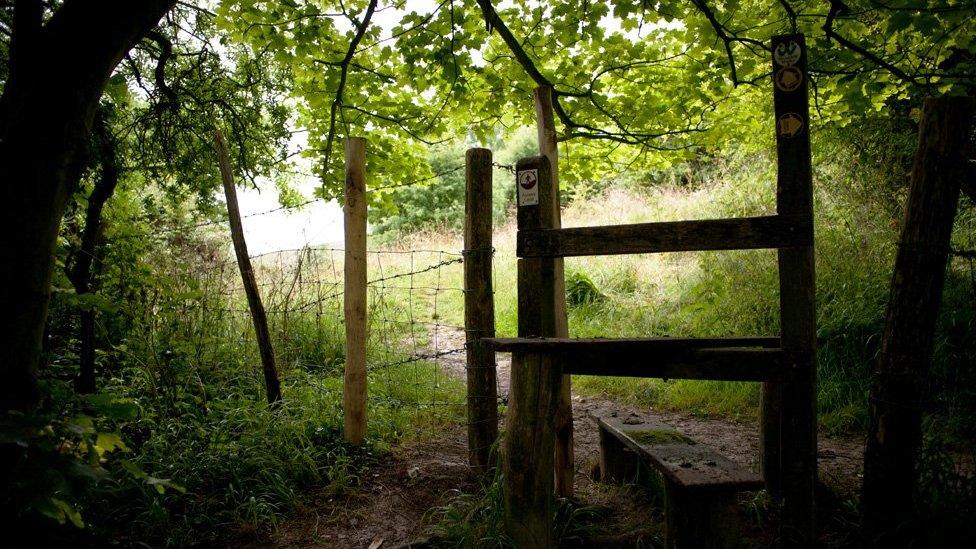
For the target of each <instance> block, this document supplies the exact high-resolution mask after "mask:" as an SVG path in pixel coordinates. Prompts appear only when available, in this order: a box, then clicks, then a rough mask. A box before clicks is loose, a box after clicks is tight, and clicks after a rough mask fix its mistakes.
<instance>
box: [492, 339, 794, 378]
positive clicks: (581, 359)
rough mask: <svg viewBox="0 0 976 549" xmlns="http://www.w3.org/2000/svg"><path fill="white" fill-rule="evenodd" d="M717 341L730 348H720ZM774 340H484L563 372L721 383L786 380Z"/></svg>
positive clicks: (784, 360) (785, 358)
mask: <svg viewBox="0 0 976 549" xmlns="http://www.w3.org/2000/svg"><path fill="white" fill-rule="evenodd" d="M723 342H725V343H731V344H733V345H734V346H733V347H723V346H722V344H723ZM776 342H778V340H777V339H776V338H716V339H703V340H694V339H691V340H689V339H669V338H650V339H622V340H616V339H597V340H593V339H562V338H541V339H539V338H537V339H533V338H525V339H509V338H500V339H492V340H488V341H487V343H488V344H490V345H492V346H494V347H495V349H496V350H499V351H510V352H513V353H533V354H546V355H548V356H553V357H558V358H559V360H560V364H562V367H563V371H564V372H565V373H567V374H573V375H599V376H617V377H645V378H651V377H653V378H666V379H711V380H725V381H766V380H772V379H777V380H780V379H784V378H786V377H787V376H788V375H789V373H790V372H789V370H788V364H789V363H790V362H791V360H790V359H791V357H789V356H788V355H787V354H786V353H784V352H783V351H782V350H781V349H778V348H775V347H774V346H773V345H774V344H775V343H776ZM513 372H514V366H513Z"/></svg>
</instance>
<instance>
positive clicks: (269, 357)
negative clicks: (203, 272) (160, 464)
mask: <svg viewBox="0 0 976 549" xmlns="http://www.w3.org/2000/svg"><path fill="white" fill-rule="evenodd" d="M214 141H215V143H216V146H217V159H218V161H219V163H220V176H221V180H222V181H223V184H224V196H225V197H226V198H227V218H228V221H230V237H231V240H232V241H233V242H234V253H235V254H236V255H237V266H238V268H239V269H240V271H241V281H242V283H243V284H244V293H245V294H246V295H247V306H248V309H250V311H251V320H252V321H253V322H254V335H255V337H256V338H257V340H258V350H259V351H260V353H261V367H262V369H263V370H264V391H265V395H266V396H267V398H268V404H274V403H276V402H278V401H279V400H281V383H280V382H279V381H278V369H277V368H276V366H275V356H274V349H273V348H272V347H271V334H270V333H269V331H268V317H267V316H266V315H265V313H264V305H263V304H262V303H261V294H259V293H258V284H257V282H256V281H255V280H254V269H253V268H252V267H251V258H250V257H249V256H248V254H247V242H245V241H244V227H243V226H242V225H241V210H240V207H238V205H237V189H236V188H235V187H234V172H233V170H232V169H231V166H230V156H229V155H228V154H227V144H226V143H225V142H224V134H223V133H221V131H220V130H217V134H216V136H215V139H214Z"/></svg>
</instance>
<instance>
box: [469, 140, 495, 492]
mask: <svg viewBox="0 0 976 549" xmlns="http://www.w3.org/2000/svg"><path fill="white" fill-rule="evenodd" d="M465 161H466V162H465V168H466V169H465V183H466V186H465V202H464V204H465V212H464V290H465V291H464V330H465V333H466V335H467V337H466V342H465V347H466V349H467V382H468V462H469V464H470V465H471V466H472V467H474V468H475V469H476V470H477V471H479V472H481V473H485V472H487V471H488V470H490V469H491V468H492V467H494V463H493V456H494V452H492V451H491V447H492V445H493V444H494V443H495V440H496V439H497V438H498V385H497V380H496V372H495V351H494V350H493V349H492V348H491V347H490V346H488V345H486V344H485V343H482V341H481V339H480V338H483V337H494V335H495V299H494V295H493V292H492V269H491V263H492V253H493V251H494V250H493V249H492V246H491V219H492V215H491V202H492V200H491V183H492V182H491V172H492V168H491V151H490V150H488V149H468V152H467V154H466V155H465Z"/></svg>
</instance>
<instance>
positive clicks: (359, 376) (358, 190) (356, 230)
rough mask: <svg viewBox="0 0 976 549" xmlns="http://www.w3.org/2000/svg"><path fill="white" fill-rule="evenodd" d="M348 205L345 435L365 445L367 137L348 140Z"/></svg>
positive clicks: (345, 294) (347, 439) (353, 441)
mask: <svg viewBox="0 0 976 549" xmlns="http://www.w3.org/2000/svg"><path fill="white" fill-rule="evenodd" d="M345 153H346V204H345V206H344V208H343V212H344V214H345V217H344V218H345V240H346V257H345V266H344V271H345V272H344V280H345V292H344V294H343V312H344V314H345V319H346V322H345V324H346V369H345V377H344V379H343V385H342V409H343V414H344V416H343V417H344V419H343V434H344V436H345V439H346V442H349V443H350V444H362V442H363V438H364V437H365V436H366V140H365V139H363V138H362V137H349V138H347V139H346V147H345Z"/></svg>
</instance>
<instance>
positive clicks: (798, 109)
mask: <svg viewBox="0 0 976 549" xmlns="http://www.w3.org/2000/svg"><path fill="white" fill-rule="evenodd" d="M792 45H795V46H797V47H799V52H798V54H799V57H798V58H797V59H796V60H795V61H794V62H792V63H782V62H779V61H777V56H776V54H775V52H777V51H779V48H781V47H783V48H789V47H790V46H792ZM772 51H773V52H774V55H773V58H774V59H773V61H772V63H773V74H774V81H775V78H776V76H775V75H776V74H777V72H778V71H781V70H783V69H784V68H791V70H797V71H799V73H800V74H801V75H802V77H803V78H802V82H801V83H800V85H799V86H798V87H797V88H795V89H792V90H789V91H786V90H784V89H782V88H781V87H780V86H778V85H776V83H775V82H774V86H773V105H774V111H775V125H776V157H777V178H776V209H777V213H778V214H779V215H784V216H800V217H806V218H807V219H810V220H811V225H812V219H813V176H812V170H811V157H810V116H809V106H808V102H809V99H808V93H807V82H808V81H809V76H808V75H807V48H806V42H805V40H804V37H803V35H801V34H793V35H785V36H776V37H773V40H772ZM797 121H799V122H800V125H799V126H797V125H796V122H797ZM778 263H779V281H780V326H781V328H780V329H781V334H780V335H781V339H782V345H783V350H784V351H787V352H788V353H790V356H791V358H793V360H794V363H793V364H792V368H791V377H790V378H789V380H788V381H787V382H785V383H784V384H783V386H782V387H780V388H772V390H771V391H768V394H766V395H765V400H766V401H767V402H766V404H765V405H764V406H763V408H762V409H763V412H764V413H767V414H775V413H778V415H779V418H778V421H777V418H776V417H775V416H772V415H771V416H768V417H764V418H763V419H762V425H763V427H762V429H763V431H762V432H763V434H764V439H766V440H764V442H763V443H762V444H763V468H764V469H763V470H764V471H765V472H767V478H772V479H773V482H772V483H771V488H772V489H773V491H774V493H775V492H776V491H780V490H781V492H782V496H783V515H782V517H783V520H782V523H781V526H782V527H781V537H782V539H783V543H784V545H785V546H799V547H812V546H813V545H815V542H816V528H815V509H814V488H815V486H816V478H817V459H816V454H817V425H816V420H817V416H816V394H817V393H816V386H817V368H816V360H817V359H816V331H817V326H816V302H815V272H814V250H813V246H812V243H811V245H808V246H802V247H794V248H781V249H780V250H779V251H778ZM773 399H776V400H777V401H776V402H773ZM777 423H778V427H779V434H778V438H779V445H778V450H779V451H778V452H777V451H776V450H777V447H775V446H773V445H771V444H769V440H768V439H769V438H770V437H772V438H775V437H776V436H777V435H775V434H774V433H772V431H774V430H775V429H776V427H777ZM777 454H778V455H777Z"/></svg>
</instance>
